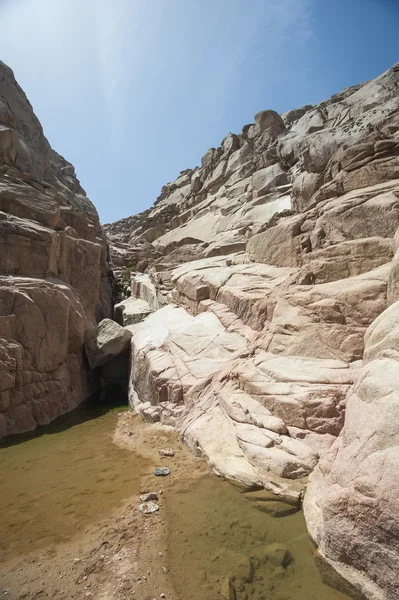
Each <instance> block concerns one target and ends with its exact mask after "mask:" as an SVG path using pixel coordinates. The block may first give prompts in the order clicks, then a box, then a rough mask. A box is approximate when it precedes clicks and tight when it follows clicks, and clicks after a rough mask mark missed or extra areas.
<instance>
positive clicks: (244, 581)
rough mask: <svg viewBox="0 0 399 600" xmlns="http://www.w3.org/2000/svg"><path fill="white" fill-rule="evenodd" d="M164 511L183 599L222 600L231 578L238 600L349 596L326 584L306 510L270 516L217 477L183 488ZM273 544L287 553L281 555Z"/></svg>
mask: <svg viewBox="0 0 399 600" xmlns="http://www.w3.org/2000/svg"><path fill="white" fill-rule="evenodd" d="M167 510H168V521H169V523H170V524H171V527H170V532H169V560H170V565H169V566H170V569H171V575H172V577H173V584H174V586H175V588H176V589H177V591H178V592H179V596H180V598H181V599H183V598H190V599H191V600H208V599H209V600H213V599H214V598H220V599H222V598H223V597H224V595H221V594H220V591H225V593H226V590H227V592H228V587H229V582H228V578H231V579H232V580H234V579H235V583H233V585H234V586H235V591H234V592H232V593H231V598H233V597H234V598H236V599H237V600H246V599H248V600H345V599H347V598H348V596H346V595H344V594H342V593H340V592H338V591H337V590H334V589H332V588H331V587H329V586H327V585H324V584H323V582H322V580H321V577H320V574H319V571H318V569H317V566H316V564H315V562H314V558H313V553H314V548H313V546H312V543H311V541H310V538H309V536H308V534H307V531H306V525H305V520H304V517H303V514H302V512H296V513H295V514H291V515H290V516H285V517H280V518H275V517H272V516H270V515H269V514H265V513H264V512H262V511H260V510H258V509H257V508H256V507H255V503H254V502H252V501H250V500H248V499H247V498H246V497H245V494H243V493H242V490H241V491H240V490H238V489H237V488H236V487H234V486H232V485H231V484H229V483H228V482H226V481H222V480H221V479H220V478H218V477H216V476H213V475H209V476H207V477H205V478H202V479H200V480H198V481H195V482H193V483H192V484H191V485H187V486H183V485H182V486H180V489H178V490H176V494H174V495H173V496H172V497H170V498H169V500H168V502H167ZM276 543H278V544H279V545H280V546H283V548H284V549H283V550H280V549H277V551H276V546H275V544H276ZM285 550H287V551H288V552H287V554H286V555H285V559H284V561H283V565H281V566H280V564H279V561H280V559H279V556H281V552H283V553H284V551H285ZM267 555H268V556H269V559H267V560H265V559H266V556H267ZM249 559H250V560H249ZM234 594H235V595H234ZM227 597H228V596H227Z"/></svg>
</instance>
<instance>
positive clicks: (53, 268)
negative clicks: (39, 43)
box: [0, 62, 111, 437]
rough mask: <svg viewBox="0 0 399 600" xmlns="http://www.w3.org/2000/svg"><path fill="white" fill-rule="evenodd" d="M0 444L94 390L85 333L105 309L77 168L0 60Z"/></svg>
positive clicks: (89, 209)
mask: <svg viewBox="0 0 399 600" xmlns="http://www.w3.org/2000/svg"><path fill="white" fill-rule="evenodd" d="M0 244H1V252H0V437H2V436H5V435H8V434H13V433H19V432H23V431H27V430H30V429H34V428H35V427H36V425H37V424H44V423H48V422H49V421H51V420H52V419H54V418H55V417H57V416H59V415H61V414H63V413H65V412H67V411H69V410H71V409H73V408H75V407H76V406H77V405H78V404H79V403H80V402H81V401H82V400H83V399H84V398H86V397H87V396H88V395H89V394H90V393H91V392H92V391H93V382H92V380H91V373H90V369H89V368H88V366H87V362H86V359H85V358H84V354H83V350H82V349H83V340H84V333H85V329H86V328H87V327H88V326H94V325H95V324H96V322H98V321H99V320H101V319H102V318H103V317H104V316H108V315H109V314H110V311H111V286H110V280H109V266H108V263H107V245H106V241H105V238H104V235H103V233H102V230H101V227H100V223H99V220H98V215H97V212H96V210H95V208H94V206H93V205H92V203H91V202H90V201H89V200H88V198H87V197H86V194H85V192H84V190H83V189H82V187H81V186H80V184H79V181H78V180H77V178H76V176H75V171H74V168H73V167H72V165H71V164H70V163H68V162H67V161H66V160H64V159H63V158H62V157H61V156H60V155H59V154H57V153H56V152H54V151H53V150H52V149H51V147H50V145H49V143H48V141H47V140H46V138H45V137H44V135H43V130H42V127H41V125H40V123H39V121H38V119H37V118H36V116H35V114H34V113H33V110H32V107H31V105H30V103H29V101H28V99H27V98H26V96H25V94H24V92H23V91H22V89H21V88H20V86H19V85H18V83H17V82H16V80H15V78H14V75H13V73H12V71H11V69H10V68H9V67H7V66H6V65H5V64H4V63H2V62H0Z"/></svg>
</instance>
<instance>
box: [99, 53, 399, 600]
mask: <svg viewBox="0 0 399 600" xmlns="http://www.w3.org/2000/svg"><path fill="white" fill-rule="evenodd" d="M398 228H399V64H398V65H395V66H394V67H393V68H392V69H390V70H389V71H387V72H386V73H384V74H382V75H381V76H380V77H378V78H376V79H375V80H373V81H370V82H367V83H364V84H360V85H357V86H354V87H351V88H348V89H346V90H344V91H343V92H341V93H339V94H336V95H335V96H333V97H331V98H330V99H329V100H327V101H325V102H322V103H320V104H319V105H317V106H305V107H303V108H300V109H296V110H293V111H290V112H288V113H285V114H282V115H278V114H277V113H276V112H274V111H271V110H267V111H262V112H260V113H258V114H257V115H256V116H255V123H254V124H250V125H246V126H245V127H244V128H243V130H242V132H241V133H240V134H239V135H235V134H231V133H230V134H229V135H228V136H227V137H226V138H225V139H224V140H223V141H222V143H221V145H220V147H218V148H211V149H210V150H208V152H206V154H205V155H204V156H203V158H202V161H201V167H197V168H195V169H188V170H186V171H183V172H182V173H180V175H179V177H178V178H177V179H176V180H175V181H173V182H172V183H169V184H167V185H165V186H164V187H163V188H162V191H161V195H160V196H159V198H158V199H157V201H156V202H155V204H154V206H153V207H152V208H150V209H148V210H146V211H145V212H143V213H141V214H139V215H136V216H132V217H129V218H127V219H122V220H121V221H118V222H116V223H113V224H110V225H107V226H105V229H106V232H107V235H108V237H109V240H110V244H111V258H112V264H113V266H114V269H115V272H116V274H117V276H118V277H119V279H120V281H121V288H123V286H124V287H125V288H126V287H128V288H130V291H131V294H132V296H133V297H132V298H131V299H129V300H128V301H125V302H124V303H122V305H120V307H119V310H121V312H122V317H121V318H122V319H125V320H126V324H128V323H133V324H132V325H130V326H129V328H130V329H131V331H132V332H133V337H132V342H131V343H132V355H133V360H132V369H131V375H130V402H131V404H132V406H133V407H134V408H135V410H137V411H138V412H139V413H140V414H141V415H142V416H143V417H144V418H146V419H147V420H150V421H161V422H162V423H165V424H169V425H173V426H174V427H176V428H177V429H178V430H179V431H180V433H181V436H182V438H183V439H184V441H185V442H186V443H187V444H188V445H189V447H190V448H191V449H192V450H193V452H195V453H197V454H199V455H202V456H204V457H205V458H206V459H207V460H208V461H209V463H210V465H211V466H212V468H213V469H214V470H215V472H217V473H219V474H221V475H223V476H226V477H228V478H229V479H232V480H235V481H238V482H240V483H244V484H246V485H251V486H262V487H266V488H268V489H270V490H272V491H275V492H277V493H279V494H281V495H285V496H290V497H291V498H292V497H293V498H298V497H299V496H300V494H301V493H303V491H304V490H305V488H306V486H307V492H306V495H305V515H306V518H307V522H308V527H309V531H310V534H311V536H312V537H313V539H314V540H315V542H316V543H317V545H318V547H319V553H320V555H321V556H323V557H324V559H325V560H326V561H327V562H329V563H330V564H331V565H333V566H334V568H335V569H336V570H337V571H339V572H340V573H341V574H342V575H343V576H344V577H346V578H347V579H349V580H350V581H351V582H352V583H353V584H354V585H355V587H356V589H357V591H358V592H359V593H360V594H362V595H363V596H364V597H366V598H372V599H374V600H377V599H378V600H382V599H384V600H393V599H394V598H396V597H397V595H396V594H397V592H396V589H397V573H398V572H399V530H398V527H397V523H398V521H399V475H398V469H397V461H398V455H399V448H398V446H399V391H398V390H399V387H398V385H397V382H396V379H397V376H396V374H395V373H396V371H397V367H398V363H397V359H398V352H397V328H398V322H399V312H398V311H399V308H398V303H397V302H396V301H397V300H398V299H399V298H398V289H399V283H398V281H399V277H398V273H399V271H398V264H399V263H398V253H397V252H396V249H397V245H398V233H397V231H398ZM137 302H139V305H138V304H137ZM151 311H153V312H152V313H151V314H150V315H149V316H146V317H145V319H144V320H143V321H142V322H139V323H137V322H136V321H138V320H140V319H142V318H143V317H144V316H145V315H148V313H149V312H151ZM308 478H309V483H308V484H307V481H308Z"/></svg>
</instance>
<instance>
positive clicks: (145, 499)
mask: <svg viewBox="0 0 399 600" xmlns="http://www.w3.org/2000/svg"><path fill="white" fill-rule="evenodd" d="M140 500H141V501H142V502H149V501H150V500H158V494H156V493H155V492H149V493H148V494H140Z"/></svg>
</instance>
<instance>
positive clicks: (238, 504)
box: [0, 409, 347, 600]
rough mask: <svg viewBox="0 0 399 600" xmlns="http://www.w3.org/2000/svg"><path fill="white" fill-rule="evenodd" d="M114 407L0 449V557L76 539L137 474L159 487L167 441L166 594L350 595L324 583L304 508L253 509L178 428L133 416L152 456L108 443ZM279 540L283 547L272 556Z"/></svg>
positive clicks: (324, 598) (340, 598)
mask: <svg viewBox="0 0 399 600" xmlns="http://www.w3.org/2000/svg"><path fill="white" fill-rule="evenodd" d="M117 412H118V411H110V412H101V411H98V410H95V411H93V409H90V410H86V409H79V410H78V411H75V412H74V413H72V414H71V415H69V416H67V417H65V418H63V419H60V420H58V421H56V422H55V423H54V424H52V425H50V426H47V427H45V428H43V430H42V431H41V432H40V435H35V436H33V437H31V438H23V439H21V438H20V439H18V440H15V442H16V443H13V444H8V445H4V444H3V447H0V486H1V488H0V489H1V494H0V536H1V537H0V539H1V540H2V542H1V544H0V562H1V559H7V558H11V557H13V556H15V555H17V554H18V555H22V554H24V553H27V552H29V551H31V550H34V549H36V548H38V549H39V548H49V547H54V546H55V545H60V544H62V542H65V541H68V540H71V539H74V538H75V537H76V535H77V534H78V535H79V534H80V535H81V534H82V533H85V531H87V530H88V529H89V527H90V523H93V522H95V521H100V520H101V519H102V518H103V517H108V515H111V514H112V510H113V509H114V508H116V507H118V506H119V505H120V504H121V503H122V501H123V500H124V499H127V498H130V497H132V496H133V497H134V502H133V505H135V504H136V502H137V492H138V491H139V489H140V487H141V485H140V482H141V481H143V480H146V481H147V482H148V481H149V482H150V485H151V486H152V485H155V483H154V482H153V479H154V478H153V475H152V470H153V467H154V455H155V456H157V450H156V449H157V448H159V447H160V446H161V447H164V446H165V444H166V445H169V444H170V445H174V448H175V450H176V455H175V457H174V458H173V459H170V461H167V462H168V464H169V463H170V466H171V467H172V475H171V476H170V477H169V478H166V479H165V480H164V481H163V488H164V495H163V496H162V507H161V510H162V515H160V516H161V517H162V518H163V519H165V516H166V519H165V522H166V527H167V540H166V544H165V546H167V547H165V551H166V556H165V558H166V560H167V565H168V569H169V575H170V577H171V579H172V584H173V587H174V589H175V590H176V592H177V596H178V597H176V595H173V598H172V596H170V598H171V600H188V598H190V600H217V599H219V600H223V598H225V597H227V598H229V593H230V592H231V595H230V598H235V599H236V600H344V599H345V598H347V596H345V595H343V594H341V593H340V592H338V591H336V590H333V589H332V588H330V587H328V586H326V585H324V584H323V583H322V581H321V578H320V575H319V572H318V569H317V567H316V565H315V562H314V559H313V547H312V545H311V542H310V539H309V537H308V535H307V533H306V527H305V522H304V519H303V516H302V513H301V512H297V513H295V514H291V515H289V516H284V517H280V518H274V517H272V516H270V515H269V514H265V513H264V512H262V511H260V510H258V508H256V506H255V503H254V502H253V501H250V500H249V499H248V498H247V497H246V496H245V494H243V493H242V491H240V490H238V489H237V488H235V487H233V486H232V485H231V484H229V483H227V482H225V481H223V480H221V479H220V478H217V477H216V476H214V475H213V474H211V473H210V472H209V470H208V469H207V468H205V466H204V465H203V463H200V464H199V461H198V459H195V458H194V457H192V456H191V455H190V454H189V453H188V451H187V450H186V449H185V448H183V447H181V445H180V444H179V443H178V442H177V439H176V436H175V434H171V433H167V432H162V431H161V432H158V433H157V431H155V433H154V432H153V433H150V434H148V433H147V434H146V432H151V431H153V430H152V429H151V428H150V427H149V426H144V425H143V423H142V422H140V420H139V419H133V421H132V425H131V426H130V425H129V427H128V428H127V429H128V430H129V431H128V436H131V437H128V440H135V439H136V438H137V439H139V443H138V447H139V448H142V451H143V450H144V447H147V451H148V449H149V448H152V452H153V454H151V453H150V454H148V452H147V453H146V458H143V457H142V456H141V455H139V454H138V453H137V452H131V451H129V450H126V449H122V448H120V447H118V446H116V445H114V444H113V443H112V435H113V432H114V429H115V426H116V422H117V420H118V417H117ZM142 434H144V435H143V437H142V438H140V435H142ZM146 435H147V437H146ZM148 435H150V437H148ZM151 436H153V438H151ZM163 436H165V437H164V438H163ZM17 442H18V443H17ZM132 447H135V446H134V445H133V446H132ZM166 447H167V446H166ZM155 460H158V462H159V457H158V458H156V459H155ZM165 464H166V463H165ZM156 483H157V485H159V482H158V481H157V482H156ZM153 518H155V517H152V516H149V517H146V519H150V521H149V522H151V519H153ZM157 518H158V517H157ZM147 522H148V521H147ZM148 539H150V538H148ZM152 543H154V540H153V542H152ZM276 543H278V544H280V545H281V546H283V550H282V551H281V549H280V550H278V551H277V554H276V552H275V547H274V546H273V545H274V544H276ZM155 544H156V545H157V544H159V542H158V541H157V540H155ZM157 549H159V548H157ZM281 552H283V553H285V557H284V560H283V561H281V560H280V559H279V558H278V556H281ZM279 553H280V554H279ZM157 554H158V553H157ZM267 557H269V558H267ZM270 557H271V558H270ZM279 562H282V564H281V565H280V564H279ZM43 579H44V577H43ZM135 580H136V579H135V578H134V581H135ZM63 581H65V580H63ZM229 581H230V583H229ZM226 586H227V587H226ZM229 586H230V588H231V587H232V586H234V591H232V589H230V590H229ZM91 589H93V588H91ZM222 593H223V595H222ZM226 594H227V596H226ZM155 596H156V593H154V594H153V595H151V599H152V598H153V597H155ZM29 597H30V596H29ZM32 597H33V596H32ZM35 597H36V596H35ZM54 597H57V595H55V596H54ZM64 597H67V596H65V595H64V596H62V598H64ZM71 597H72V596H71ZM74 597H76V596H74ZM78 597H80V596H78ZM123 597H125V596H123ZM134 597H137V598H138V600H144V598H143V597H141V596H140V597H139V596H134ZM112 598H115V599H116V598H118V600H119V598H120V596H118V595H117V596H112ZM112 598H111V597H110V598H109V599H108V598H107V600H112ZM146 598H147V596H146ZM148 598H150V596H148ZM168 598H169V595H168Z"/></svg>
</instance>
